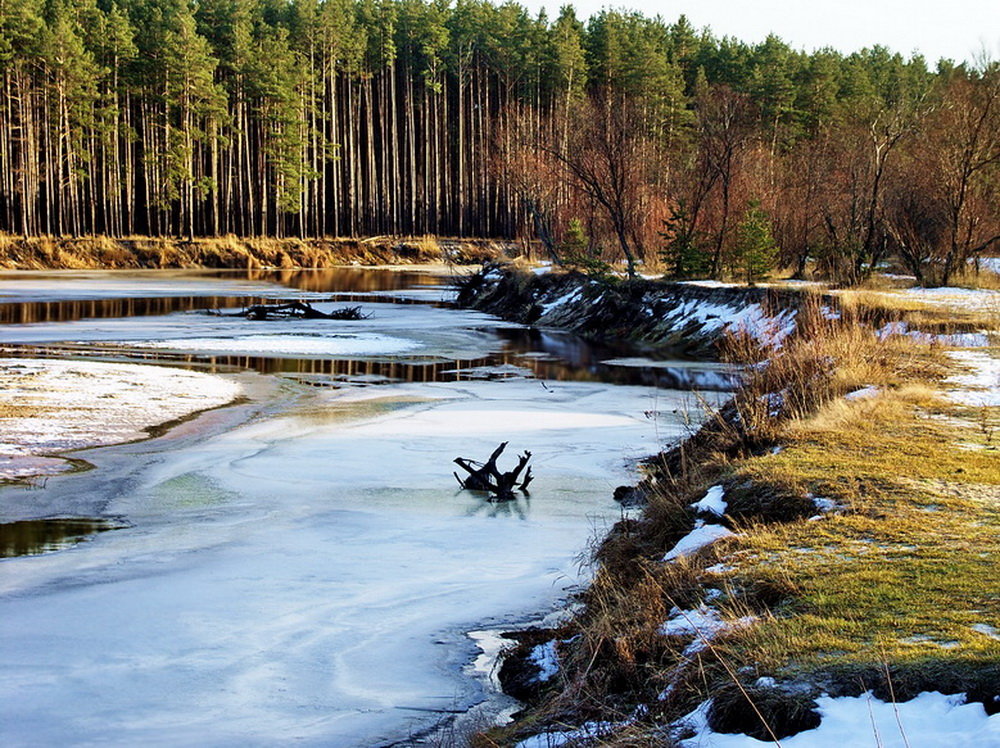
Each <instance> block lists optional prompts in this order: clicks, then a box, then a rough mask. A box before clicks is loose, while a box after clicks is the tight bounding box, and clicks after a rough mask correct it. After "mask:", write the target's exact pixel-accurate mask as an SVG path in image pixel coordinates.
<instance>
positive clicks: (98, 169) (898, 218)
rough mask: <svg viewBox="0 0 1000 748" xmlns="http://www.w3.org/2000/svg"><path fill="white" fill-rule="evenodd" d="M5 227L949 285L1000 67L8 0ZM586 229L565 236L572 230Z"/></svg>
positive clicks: (237, 5)
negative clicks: (501, 246) (882, 275)
mask: <svg viewBox="0 0 1000 748" xmlns="http://www.w3.org/2000/svg"><path fill="white" fill-rule="evenodd" d="M0 79H2V80H0V85H2V91H0V123H2V127H0V230H3V231H6V232H9V233H17V234H24V235H39V234H55V235H80V234H107V235H111V236H125V235H135V234H149V235H162V236H170V235H173V236H187V237H194V236H214V235H220V234H228V233H232V234H237V235H242V236H255V235H275V236H283V235H298V236H303V237H322V236H332V235H339V236H347V235H350V236H358V235H371V234H423V233H434V234H449V235H459V236H500V237H514V236H522V237H531V238H535V239H537V240H538V241H539V242H540V243H541V245H542V246H544V247H545V248H546V249H547V251H549V252H550V253H551V254H552V255H553V256H554V257H557V258H558V257H560V256H561V255H560V253H561V250H562V245H563V244H564V243H565V242H570V243H573V242H575V243H576V244H579V243H580V237H583V238H584V239H585V240H586V247H584V248H583V249H582V250H581V249H579V248H578V249H576V250H574V251H575V252H576V253H577V254H580V252H584V253H589V254H590V255H592V256H594V257H595V258H597V259H600V258H601V257H603V258H605V259H608V260H625V261H626V262H627V263H628V265H629V267H630V268H633V267H635V264H636V263H638V262H641V261H643V260H646V261H649V260H650V259H652V258H653V257H657V258H659V259H662V260H663V261H664V262H665V264H666V267H668V269H672V271H673V273H674V274H675V275H678V276H688V275H706V274H711V275H716V276H719V275H723V274H726V273H731V272H736V271H735V270H734V269H736V268H740V267H743V266H744V265H745V262H746V258H742V259H741V258H740V257H739V251H740V250H739V248H740V246H741V244H740V241H739V237H740V236H745V234H746V229H745V227H742V228H741V223H740V222H741V220H743V218H744V216H745V215H747V211H748V210H751V206H753V207H752V210H753V211H755V212H754V216H753V219H754V221H756V222H757V223H758V224H760V223H762V222H763V223H766V224H767V225H766V226H763V225H761V226H760V228H759V231H764V230H766V231H767V232H768V235H769V236H773V239H774V243H775V246H776V247H777V248H779V249H780V257H778V258H777V260H778V261H780V262H781V263H782V264H784V265H786V266H789V267H792V268H795V269H796V270H798V271H800V272H801V271H803V270H804V269H805V267H806V264H807V263H809V264H810V265H811V266H815V267H817V268H819V269H820V270H821V271H822V272H824V273H825V274H826V275H828V276H830V277H832V278H834V279H836V280H842V281H847V282H850V281H856V280H858V279H860V278H861V277H863V276H864V275H865V274H866V273H868V272H870V270H871V269H872V268H873V267H875V266H877V265H878V264H879V263H880V262H882V261H883V260H884V259H885V258H886V257H888V256H890V255H893V256H895V257H898V258H899V259H900V260H901V261H902V262H903V263H904V264H905V265H906V266H907V267H909V268H910V269H911V270H912V271H913V272H914V273H916V274H917V275H918V277H919V278H921V279H922V280H931V281H935V282H943V281H947V280H948V278H949V277H951V276H952V275H953V274H954V273H955V272H957V271H958V270H959V269H960V268H964V267H965V264H966V263H967V262H968V261H970V260H975V259H976V258H977V257H978V256H980V255H982V254H983V253H984V252H988V251H990V250H991V249H993V248H995V246H996V244H997V241H998V239H1000V218H998V210H1000V208H998V204H1000V199H998V198H1000V194H998V190H1000V176H998V165H1000V69H998V66H997V64H996V63H991V62H988V61H983V62H982V63H980V64H978V65H976V66H969V65H965V64H961V65H956V64H953V63H952V62H949V61H947V60H942V61H940V62H938V63H937V64H936V65H935V66H933V67H929V66H928V64H927V62H926V61H925V60H924V59H923V58H921V57H920V56H913V57H911V58H904V57H903V56H901V55H899V54H897V53H893V52H891V51H890V50H888V49H885V48H883V47H874V48H871V49H864V50H861V51H858V52H855V53H852V54H844V53H841V52H838V51H834V50H832V49H822V50H818V51H815V52H811V53H806V52H803V51H798V50H795V49H792V48H791V47H789V45H787V44H786V43H784V42H783V41H782V40H780V39H778V38H777V37H774V36H771V37H768V38H767V39H766V40H764V41H763V42H760V43H757V44H746V43H744V42H741V41H738V40H736V39H732V38H728V37H727V38H718V37H716V36H714V35H713V34H711V33H710V32H708V31H699V30H697V29H695V28H693V27H692V26H691V24H690V23H689V22H688V21H687V20H686V19H685V18H684V17H683V16H682V17H680V18H679V19H677V20H676V21H674V22H667V21H664V20H663V19H661V18H659V17H657V18H648V17H645V16H643V15H641V14H638V13H632V12H625V11H616V10H605V11H602V12H601V13H598V14H597V15H595V16H593V17H591V18H590V19H589V20H588V21H586V22H582V21H581V20H579V19H578V18H577V16H576V14H575V12H574V10H573V9H572V8H571V7H570V6H566V7H564V8H563V9H562V11H561V12H560V14H559V16H558V18H555V19H550V18H548V17H546V15H545V14H544V13H540V14H538V15H533V14H531V13H529V12H528V11H527V10H526V9H525V8H524V7H522V6H520V5H517V4H515V3H504V4H502V5H494V4H492V3H489V2H483V1H482V0H458V1H457V2H445V1H442V0H432V1H426V0H290V1H289V0H198V1H197V2H184V1H183V0H119V1H118V2H115V1H113V0H0ZM570 227H573V228H572V231H571V230H570Z"/></svg>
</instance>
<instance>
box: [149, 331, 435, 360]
mask: <svg viewBox="0 0 1000 748" xmlns="http://www.w3.org/2000/svg"><path fill="white" fill-rule="evenodd" d="M133 345H135V346H136V347H140V348H142V347H150V348H167V349H171V350H177V349H180V350H184V351H211V352H213V353H238V354H246V353H255V354H266V353H278V354H282V355H299V356H384V355H387V354H391V353H403V352H405V351H412V350H414V349H416V348H420V347H421V344H420V343H418V342H417V341H415V340H403V339H401V338H394V337H391V336H389V335H375V334H372V333H357V334H354V335H319V334H317V335H244V336H242V337H238V338H183V339H181V340H154V341H141V342H137V343H133Z"/></svg>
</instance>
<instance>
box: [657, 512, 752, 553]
mask: <svg viewBox="0 0 1000 748" xmlns="http://www.w3.org/2000/svg"><path fill="white" fill-rule="evenodd" d="M735 534H736V533H734V532H733V531H732V530H730V529H729V528H728V527H723V526H722V525H709V524H705V523H704V522H703V521H702V520H698V521H697V522H695V526H694V529H693V530H692V531H691V532H689V533H688V534H687V535H685V536H684V537H683V538H681V539H680V540H678V541H677V544H676V545H675V546H674V547H673V548H671V549H670V550H669V551H667V553H666V555H664V556H663V560H664V561H673V560H674V559H677V558H680V557H681V556H689V555H691V554H692V553H696V552H698V551H700V550H701V549H702V548H704V547H705V546H708V545H711V544H712V543H714V542H715V541H717V540H721V539H722V538H728V537H731V536H733V535H735Z"/></svg>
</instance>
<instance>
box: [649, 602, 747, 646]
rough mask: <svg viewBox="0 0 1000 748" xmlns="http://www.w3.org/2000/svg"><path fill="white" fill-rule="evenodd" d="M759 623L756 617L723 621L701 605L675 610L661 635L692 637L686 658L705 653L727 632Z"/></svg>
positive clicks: (663, 626) (713, 610)
mask: <svg viewBox="0 0 1000 748" xmlns="http://www.w3.org/2000/svg"><path fill="white" fill-rule="evenodd" d="M756 621H757V618H756V616H743V617H742V618H737V619H734V620H729V621H726V620H723V619H722V617H721V616H720V615H719V613H718V611H717V610H715V608H711V607H709V606H708V605H699V606H698V607H697V608H693V609H691V610H681V609H680V608H677V607H675V608H673V609H672V610H671V611H670V618H668V619H667V620H666V621H665V622H664V623H663V624H662V625H661V626H660V633H661V634H663V635H664V636H691V637H693V640H692V641H691V643H690V644H688V646H687V647H686V648H685V649H684V656H685V657H690V656H691V655H694V654H697V653H698V652H703V651H704V650H706V649H707V648H708V647H709V646H710V644H711V642H712V639H714V638H715V637H717V636H719V635H720V634H723V633H725V632H727V631H733V630H736V629H742V628H746V627H747V626H752V625H753V624H754V623H755V622H756Z"/></svg>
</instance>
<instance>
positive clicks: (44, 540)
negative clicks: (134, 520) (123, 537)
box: [0, 517, 127, 558]
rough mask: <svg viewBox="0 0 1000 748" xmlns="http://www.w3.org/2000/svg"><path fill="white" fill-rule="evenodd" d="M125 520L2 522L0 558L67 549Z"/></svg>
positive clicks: (82, 518) (0, 527)
mask: <svg viewBox="0 0 1000 748" xmlns="http://www.w3.org/2000/svg"><path fill="white" fill-rule="evenodd" d="M126 526H127V525H125V524H124V523H123V522H121V521H114V520H108V519H90V518H86V517H73V518H69V519H30V520H22V521H20V522H6V523H0V558H13V557H15V556H35V555H38V554H41V553H50V552H52V551H58V550H61V549H63V548H67V547H69V546H71V545H75V544H76V543H79V542H81V541H82V540H86V539H87V538H88V537H89V536H90V535H93V534H95V533H98V532H104V531H106V530H120V529H122V528H123V527H126Z"/></svg>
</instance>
